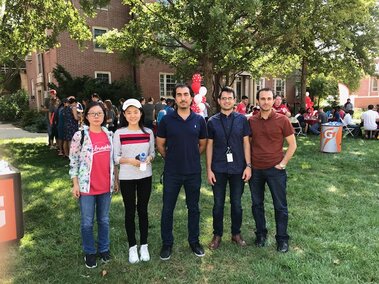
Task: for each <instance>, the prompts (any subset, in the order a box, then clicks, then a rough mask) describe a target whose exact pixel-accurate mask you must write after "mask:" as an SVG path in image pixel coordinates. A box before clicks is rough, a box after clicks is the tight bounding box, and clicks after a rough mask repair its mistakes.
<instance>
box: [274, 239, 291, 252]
mask: <svg viewBox="0 0 379 284" xmlns="http://www.w3.org/2000/svg"><path fill="white" fill-rule="evenodd" d="M276 250H277V251H278V252H282V253H286V252H287V251H288V242H287V241H283V242H280V243H278V246H277V247H276Z"/></svg>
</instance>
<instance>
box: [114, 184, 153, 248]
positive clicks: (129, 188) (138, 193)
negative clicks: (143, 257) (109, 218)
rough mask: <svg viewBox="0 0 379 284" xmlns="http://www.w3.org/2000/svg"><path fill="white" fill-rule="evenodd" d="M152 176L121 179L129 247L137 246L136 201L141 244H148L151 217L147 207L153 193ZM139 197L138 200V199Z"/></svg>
mask: <svg viewBox="0 0 379 284" xmlns="http://www.w3.org/2000/svg"><path fill="white" fill-rule="evenodd" d="M151 180H152V178H151V177H147V178H142V179H134V180H120V189H121V194H122V199H123V201H124V207H125V229H126V234H127V235H128V242H129V247H132V246H135V245H136V244H137V241H136V236H135V234H136V224H135V221H134V219H135V215H136V203H137V211H138V223H139V232H140V243H141V245H144V244H147V237H148V228H149V217H148V213H147V207H148V204H149V199H150V194H151ZM136 197H137V200H136Z"/></svg>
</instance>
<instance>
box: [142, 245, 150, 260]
mask: <svg viewBox="0 0 379 284" xmlns="http://www.w3.org/2000/svg"><path fill="white" fill-rule="evenodd" d="M148 246H149V245H148V244H145V245H141V249H140V251H139V253H140V254H141V260H142V261H149V260H150V254H149V248H148Z"/></svg>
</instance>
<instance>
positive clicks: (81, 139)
mask: <svg viewBox="0 0 379 284" xmlns="http://www.w3.org/2000/svg"><path fill="white" fill-rule="evenodd" d="M80 133H81V134H82V137H80V146H83V141H84V129H82V130H81V131H80Z"/></svg>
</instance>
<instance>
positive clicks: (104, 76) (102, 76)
mask: <svg viewBox="0 0 379 284" xmlns="http://www.w3.org/2000/svg"><path fill="white" fill-rule="evenodd" d="M95 78H96V79H98V80H100V81H103V82H104V83H107V84H110V83H111V82H112V80H111V72H106V71H95Z"/></svg>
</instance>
